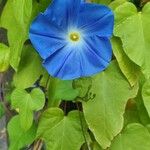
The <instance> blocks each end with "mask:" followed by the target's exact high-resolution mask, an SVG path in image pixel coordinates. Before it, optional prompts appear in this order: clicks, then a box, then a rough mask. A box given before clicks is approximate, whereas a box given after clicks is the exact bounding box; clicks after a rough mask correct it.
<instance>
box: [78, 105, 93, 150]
mask: <svg viewBox="0 0 150 150" xmlns="http://www.w3.org/2000/svg"><path fill="white" fill-rule="evenodd" d="M76 106H77V109H78V111H79V118H80V123H81V129H82V133H83V137H84V141H85V144H86V147H87V150H91V148H90V147H89V144H88V141H87V139H86V135H85V132H84V125H83V120H82V114H81V111H80V107H79V104H78V102H76Z"/></svg>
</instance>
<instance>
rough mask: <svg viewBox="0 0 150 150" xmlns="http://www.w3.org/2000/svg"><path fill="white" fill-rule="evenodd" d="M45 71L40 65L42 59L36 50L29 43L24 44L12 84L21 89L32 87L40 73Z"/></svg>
mask: <svg viewBox="0 0 150 150" xmlns="http://www.w3.org/2000/svg"><path fill="white" fill-rule="evenodd" d="M33 60H34V61H33ZM45 72H46V71H45V70H44V68H43V67H42V61H41V59H40V57H39V56H38V54H37V53H36V51H35V50H34V49H33V48H32V47H31V46H30V45H26V46H24V48H23V51H22V57H21V62H20V65H19V67H18V71H17V72H16V73H15V74H14V80H13V82H14V85H15V87H17V88H21V89H25V88H29V87H32V86H33V84H34V83H35V82H36V81H37V80H38V79H39V77H40V75H43V74H44V73H45Z"/></svg>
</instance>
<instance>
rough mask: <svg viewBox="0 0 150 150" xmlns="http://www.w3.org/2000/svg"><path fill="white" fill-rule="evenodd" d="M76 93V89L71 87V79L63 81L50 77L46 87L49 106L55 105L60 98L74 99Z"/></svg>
mask: <svg viewBox="0 0 150 150" xmlns="http://www.w3.org/2000/svg"><path fill="white" fill-rule="evenodd" d="M78 94H79V92H78V90H77V89H73V87H72V81H71V80H70V81H63V80H59V79H55V78H51V80H50V84H49V89H48V96H49V106H51V107H53V106H57V104H58V103H59V102H60V100H66V101H71V100H74V99H75V98H76V97H77V96H78Z"/></svg>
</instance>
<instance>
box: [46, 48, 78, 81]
mask: <svg viewBox="0 0 150 150" xmlns="http://www.w3.org/2000/svg"><path fill="white" fill-rule="evenodd" d="M76 50H77V49H76ZM79 63H80V62H79V57H78V56H77V53H76V51H75V50H74V49H73V48H71V47H68V46H67V47H64V48H62V49H60V50H59V51H58V52H56V54H54V55H51V56H50V57H49V58H47V59H46V60H45V61H44V62H43V66H44V67H45V68H46V69H47V71H48V72H49V74H50V75H52V76H54V77H57V78H60V79H63V80H69V79H73V78H76V77H78V76H79V74H80V69H79V67H80V64H79Z"/></svg>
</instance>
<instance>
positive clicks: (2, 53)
mask: <svg viewBox="0 0 150 150" xmlns="http://www.w3.org/2000/svg"><path fill="white" fill-rule="evenodd" d="M9 54H10V49H9V47H7V46H6V45H4V44H1V43H0V72H4V71H6V70H7V69H8V67H9V57H10V55H9Z"/></svg>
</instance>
